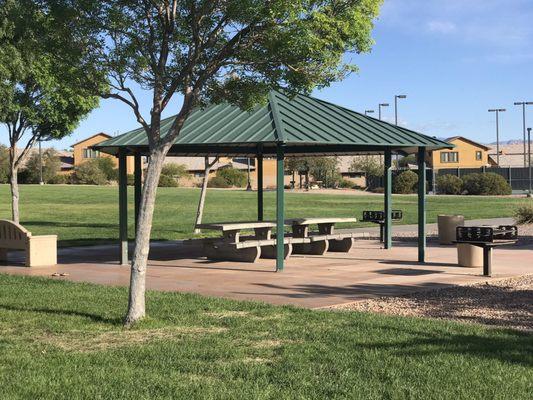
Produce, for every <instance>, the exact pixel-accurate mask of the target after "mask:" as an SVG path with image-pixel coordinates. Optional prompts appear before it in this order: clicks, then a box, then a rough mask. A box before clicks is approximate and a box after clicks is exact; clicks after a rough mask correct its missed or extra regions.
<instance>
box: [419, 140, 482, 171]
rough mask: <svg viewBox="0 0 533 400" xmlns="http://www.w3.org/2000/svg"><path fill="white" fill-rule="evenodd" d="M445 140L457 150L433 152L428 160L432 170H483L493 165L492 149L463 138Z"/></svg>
mask: <svg viewBox="0 0 533 400" xmlns="http://www.w3.org/2000/svg"><path fill="white" fill-rule="evenodd" d="M445 140H446V141H447V142H448V143H451V144H453V145H455V148H453V149H443V150H435V151H432V152H431V153H430V154H429V158H428V166H429V167H430V168H433V169H442V168H481V167H488V166H490V165H491V162H490V160H489V150H490V147H488V146H485V145H484V144H481V143H477V142H474V141H473V140H470V139H467V138H465V137H463V136H454V137H451V138H448V139H445Z"/></svg>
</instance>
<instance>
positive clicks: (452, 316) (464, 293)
mask: <svg viewBox="0 0 533 400" xmlns="http://www.w3.org/2000/svg"><path fill="white" fill-rule="evenodd" d="M330 309H334V310H351V311H353V310H355V311H368V312H376V313H384V314H391V315H401V316H417V317H430V318H438V319H448V320H455V321H460V322H468V323H478V324H484V325H489V326H494V327H504V328H512V329H519V330H523V331H529V332H533V275H526V276H522V277H514V278H508V279H502V280H492V281H488V282H483V283H478V284H473V285H465V286H453V287H449V288H442V289H433V290H427V291H421V292H417V293H412V294H409V295H406V296H400V297H381V298H377V299H370V300H362V301H358V302H354V303H349V304H342V305H338V306H333V307H331V308H330Z"/></svg>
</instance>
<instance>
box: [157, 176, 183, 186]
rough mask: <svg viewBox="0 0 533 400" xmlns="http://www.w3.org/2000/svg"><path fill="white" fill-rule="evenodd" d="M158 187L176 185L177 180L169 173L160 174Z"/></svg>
mask: <svg viewBox="0 0 533 400" xmlns="http://www.w3.org/2000/svg"><path fill="white" fill-rule="evenodd" d="M157 186H159V187H177V186H178V181H177V180H176V179H174V178H173V177H172V176H170V175H161V176H160V177H159V183H158V185H157Z"/></svg>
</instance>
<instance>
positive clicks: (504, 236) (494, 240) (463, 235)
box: [455, 225, 518, 276]
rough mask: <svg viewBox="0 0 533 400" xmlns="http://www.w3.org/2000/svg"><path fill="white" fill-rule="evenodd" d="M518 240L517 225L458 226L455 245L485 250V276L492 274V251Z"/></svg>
mask: <svg viewBox="0 0 533 400" xmlns="http://www.w3.org/2000/svg"><path fill="white" fill-rule="evenodd" d="M517 240H518V228H517V227H516V225H499V226H458V227H457V230H456V240H455V243H465V244H471V245H473V246H477V247H481V248H482V249H483V275H485V276H491V274H492V249H493V248H495V247H497V246H504V245H509V244H514V243H516V241H517Z"/></svg>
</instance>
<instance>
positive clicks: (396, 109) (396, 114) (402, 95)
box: [394, 94, 407, 125]
mask: <svg viewBox="0 0 533 400" xmlns="http://www.w3.org/2000/svg"><path fill="white" fill-rule="evenodd" d="M406 98H407V96H406V95H405V94H397V95H395V96H394V125H398V99H406Z"/></svg>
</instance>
